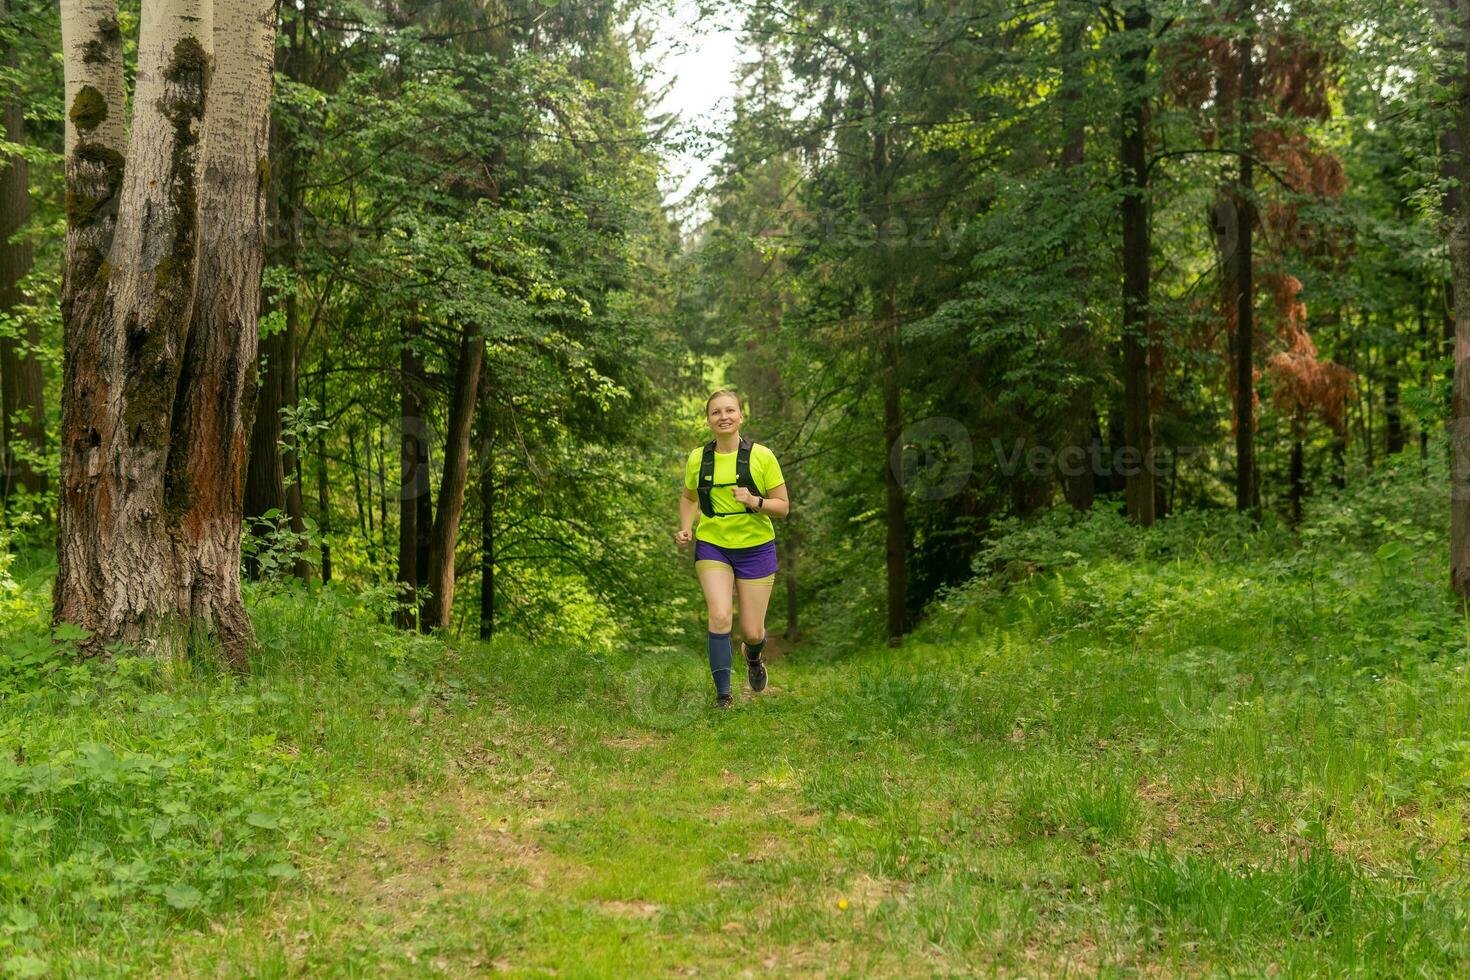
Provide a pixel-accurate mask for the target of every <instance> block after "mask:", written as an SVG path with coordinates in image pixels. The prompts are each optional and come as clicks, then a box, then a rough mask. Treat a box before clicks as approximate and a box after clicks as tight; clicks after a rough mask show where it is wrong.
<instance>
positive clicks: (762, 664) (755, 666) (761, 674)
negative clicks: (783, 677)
mask: <svg viewBox="0 0 1470 980" xmlns="http://www.w3.org/2000/svg"><path fill="white" fill-rule="evenodd" d="M740 652H741V653H743V654H745V674H746V677H747V678H748V679H749V681H750V689H751V690H752V691H764V690H765V689H766V654H765V651H764V650H762V651H761V652H760V653H758V654H756V655H755V659H754V660H752V659H750V654H749V653H746V650H745V644H744V643H742V644H740Z"/></svg>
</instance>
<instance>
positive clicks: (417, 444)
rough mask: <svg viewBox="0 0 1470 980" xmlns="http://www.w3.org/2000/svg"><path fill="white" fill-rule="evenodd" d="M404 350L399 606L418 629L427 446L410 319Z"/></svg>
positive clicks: (401, 616) (401, 619)
mask: <svg viewBox="0 0 1470 980" xmlns="http://www.w3.org/2000/svg"><path fill="white" fill-rule="evenodd" d="M403 332H404V336H403V349H402V350H401V351H400V352H399V355H398V370H399V408H400V410H401V411H402V413H403V419H402V436H401V441H400V443H399V467H400V484H399V493H398V575H397V582H398V594H399V602H400V605H399V607H398V614H397V622H398V625H399V627H400V628H402V629H414V628H416V627H417V626H418V609H419V574H420V573H419V567H418V551H419V526H418V516H419V498H420V497H422V496H425V495H427V494H428V493H429V468H428V446H427V444H426V439H425V436H426V434H427V427H426V426H425V425H424V408H423V405H422V403H421V402H420V398H419V395H420V392H421V391H422V390H423V384H424V377H423V363H422V359H421V358H420V356H419V353H418V351H417V350H415V349H414V346H413V345H414V342H415V339H416V338H417V337H418V335H419V333H420V328H419V325H418V323H417V321H415V320H413V319H412V318H410V319H408V320H407V321H405V322H404V324H403Z"/></svg>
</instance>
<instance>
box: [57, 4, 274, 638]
mask: <svg viewBox="0 0 1470 980" xmlns="http://www.w3.org/2000/svg"><path fill="white" fill-rule="evenodd" d="M141 25H142V27H141V32H140V36H139V40H138V66H137V76H136V77H137V81H136V88H135V100H134V105H133V111H132V117H131V132H130V133H126V134H125V132H124V120H125V118H126V112H125V108H126V106H125V94H124V93H125V89H124V85H123V41H122V33H121V29H120V27H119V23H118V18H117V4H116V2H115V0H66V2H65V3H64V4H63V7H62V31H63V45H64V51H63V54H64V59H65V68H66V93H67V106H68V113H67V115H68V126H67V154H66V181H67V205H68V206H67V227H68V241H67V246H68V247H67V259H66V268H65V280H66V282H65V287H64V291H63V301H62V316H63V323H64V331H65V336H64V341H65V350H64V355H65V360H64V379H63V389H62V402H61V407H62V431H61V442H62V447H63V449H62V459H61V470H62V488H61V497H60V513H59V518H60V519H59V526H58V532H57V576H56V583H55V590H54V603H53V605H54V611H53V615H54V617H55V619H56V621H57V622H66V623H73V624H76V625H78V626H81V627H82V628H83V629H85V630H87V631H88V632H89V633H90V634H91V635H90V640H89V644H90V645H91V647H92V648H94V649H95V648H99V647H101V646H102V645H103V644H107V643H112V642H116V641H164V642H163V643H162V644H161V645H162V646H165V647H166V646H169V645H171V644H170V643H169V641H178V640H182V639H184V638H185V637H187V636H191V635H199V634H206V635H210V636H212V637H214V639H215V640H216V641H217V642H218V643H219V644H220V646H221V648H222V649H223V651H224V652H225V653H226V655H227V656H228V657H229V658H230V660H231V661H232V662H233V663H235V664H236V665H243V664H244V662H245V659H246V656H247V654H248V650H249V647H250V644H251V643H252V642H253V634H252V630H251V627H250V622H249V619H248V617H247V616H246V613H245V609H244V605H243V603H242V601H241V597H240V580H239V567H240V522H241V518H242V516H243V501H242V499H241V489H242V483H243V476H244V473H243V466H244V461H245V453H246V445H247V440H248V436H249V425H250V416H251V413H252V411H253V408H254V390H253V388H254V375H255V354H256V342H257V331H256V318H257V315H258V312H259V292H260V289H259V286H260V273H261V265H262V262H263V256H264V247H263V246H264V234H265V194H266V183H267V180H266V178H267V174H268V167H267V165H266V164H265V158H266V150H267V145H268V133H269V116H270V94H271V66H272V51H273V48H274V40H275V25H276V21H275V6H274V4H273V3H272V2H271V0H238V2H234V3H230V4H222V5H220V6H219V7H218V8H216V7H215V5H214V4H213V2H212V0H145V3H144V5H143V10H142V18H141Z"/></svg>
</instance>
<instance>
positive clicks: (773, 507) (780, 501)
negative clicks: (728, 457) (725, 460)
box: [735, 483, 791, 517]
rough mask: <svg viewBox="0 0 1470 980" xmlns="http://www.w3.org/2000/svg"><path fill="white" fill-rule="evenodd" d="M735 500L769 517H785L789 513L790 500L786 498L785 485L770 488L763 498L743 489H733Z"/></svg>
mask: <svg viewBox="0 0 1470 980" xmlns="http://www.w3.org/2000/svg"><path fill="white" fill-rule="evenodd" d="M735 500H736V502H737V503H741V504H744V505H745V506H747V507H750V508H752V509H754V510H755V512H756V513H757V514H765V515H767V516H769V517H785V516H786V515H787V514H789V513H791V499H790V498H789V497H787V496H786V484H784V483H783V484H781V485H780V486H779V487H772V488H771V489H770V490H769V491H767V493H766V495H765V496H764V497H761V496H758V495H756V494H753V493H751V492H750V491H749V490H747V489H745V488H744V487H736V488H735Z"/></svg>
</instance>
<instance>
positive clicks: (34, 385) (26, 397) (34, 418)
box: [0, 0, 48, 503]
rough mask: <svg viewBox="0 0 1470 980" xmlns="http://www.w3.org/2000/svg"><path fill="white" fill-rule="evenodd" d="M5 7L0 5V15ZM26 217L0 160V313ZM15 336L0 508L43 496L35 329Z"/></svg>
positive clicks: (23, 266)
mask: <svg viewBox="0 0 1470 980" xmlns="http://www.w3.org/2000/svg"><path fill="white" fill-rule="evenodd" d="M4 11H5V6H4V3H3V0H0V13H4ZM7 96H9V97H8V98H7V99H6V101H5V102H4V105H3V107H0V115H3V120H0V122H3V125H4V134H3V135H4V137H5V139H6V140H7V141H9V142H11V143H16V144H20V143H24V142H25V118H24V116H23V114H22V112H21V106H20V102H19V101H18V99H17V98H16V97H15V96H14V95H13V93H7ZM30 218H31V193H30V171H29V169H28V168H27V167H26V161H25V158H24V157H22V156H19V155H17V156H13V157H10V158H9V159H5V160H0V312H7V311H11V310H14V309H15V308H16V307H17V306H19V305H20V303H21V302H23V301H24V299H25V295H24V293H23V292H22V290H21V285H20V284H21V280H22V279H24V278H25V277H26V276H27V275H28V274H29V273H30V271H31V262H32V251H31V243H30V240H29V239H26V238H21V239H17V240H16V241H11V238H12V237H13V236H14V235H16V233H17V232H19V231H20V229H21V228H22V227H24V225H25V224H26V222H28V221H29V220H30ZM17 332H18V333H19V336H0V503H3V502H4V501H6V500H8V499H9V498H10V495H11V494H12V493H13V492H15V491H17V490H24V491H26V492H29V493H45V492H46V489H47V483H48V481H47V478H46V470H45V469H44V467H40V466H37V465H35V463H34V460H35V459H37V458H39V457H41V456H42V455H43V454H44V453H45V451H46V402H45V389H44V384H43V381H42V377H41V362H40V360H39V359H37V357H36V350H37V349H38V348H39V347H40V343H41V337H40V327H39V324H38V323H37V322H36V320H35V319H34V318H29V319H27V320H26V321H24V323H23V324H22V325H21V326H20V329H19V331H17Z"/></svg>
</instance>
